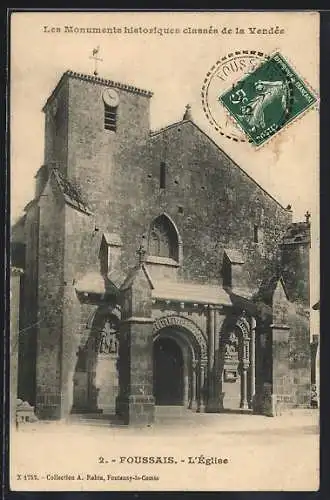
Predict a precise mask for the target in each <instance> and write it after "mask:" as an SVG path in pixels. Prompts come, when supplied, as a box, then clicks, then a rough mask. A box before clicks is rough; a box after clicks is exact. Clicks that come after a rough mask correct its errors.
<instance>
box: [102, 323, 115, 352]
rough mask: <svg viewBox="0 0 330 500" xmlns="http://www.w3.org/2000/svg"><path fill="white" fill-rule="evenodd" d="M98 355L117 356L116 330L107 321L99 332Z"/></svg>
mask: <svg viewBox="0 0 330 500" xmlns="http://www.w3.org/2000/svg"><path fill="white" fill-rule="evenodd" d="M99 353H100V354H117V353H118V339H117V329H116V326H115V324H114V323H113V322H112V321H110V320H107V321H106V322H105V324H104V327H103V329H102V331H101V339H100V345H99Z"/></svg>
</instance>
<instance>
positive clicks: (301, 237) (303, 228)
mask: <svg viewBox="0 0 330 500" xmlns="http://www.w3.org/2000/svg"><path fill="white" fill-rule="evenodd" d="M309 242H310V224H309V222H293V223H292V224H290V225H289V227H288V228H287V231H286V233H285V234H284V236H283V240H282V245H290V244H293V243H309Z"/></svg>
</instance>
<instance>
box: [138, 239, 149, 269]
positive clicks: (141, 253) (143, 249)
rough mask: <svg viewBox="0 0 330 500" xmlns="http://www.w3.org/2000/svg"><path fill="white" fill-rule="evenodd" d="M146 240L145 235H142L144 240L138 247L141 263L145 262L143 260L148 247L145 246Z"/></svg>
mask: <svg viewBox="0 0 330 500" xmlns="http://www.w3.org/2000/svg"><path fill="white" fill-rule="evenodd" d="M144 240H145V236H142V241H141V244H140V246H139V248H138V249H137V251H136V254H137V256H138V258H139V264H140V265H141V264H143V262H145V257H146V253H147V251H146V248H145V245H144Z"/></svg>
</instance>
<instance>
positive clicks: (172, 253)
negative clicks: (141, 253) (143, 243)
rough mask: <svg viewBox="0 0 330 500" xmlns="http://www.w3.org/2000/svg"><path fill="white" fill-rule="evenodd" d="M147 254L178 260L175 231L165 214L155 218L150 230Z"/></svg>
mask: <svg viewBox="0 0 330 500" xmlns="http://www.w3.org/2000/svg"><path fill="white" fill-rule="evenodd" d="M148 253H149V255H150V256H155V257H164V258H169V259H174V260H176V261H178V260H179V238H178V234H177V230H176V228H175V226H174V224H173V223H172V221H171V220H170V219H169V218H168V217H167V216H166V215H165V214H162V215H160V216H159V217H157V218H156V219H155V220H154V222H153V224H152V226H151V228H150V232H149V242H148Z"/></svg>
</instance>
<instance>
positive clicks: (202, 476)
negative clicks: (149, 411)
mask: <svg viewBox="0 0 330 500" xmlns="http://www.w3.org/2000/svg"><path fill="white" fill-rule="evenodd" d="M318 418H319V415H318V412H317V411H316V410H293V411H291V412H288V413H285V414H283V415H281V416H279V417H275V418H271V417H263V416H259V415H252V414H243V415H241V414H192V413H189V415H188V418H183V417H180V416H173V417H172V418H159V419H158V421H157V423H156V425H153V426H152V427H148V428H144V429H138V430H137V429H132V428H130V427H125V426H118V425H117V424H115V423H112V425H111V424H109V422H108V421H105V420H103V419H100V420H99V421H97V422H95V421H94V422H89V421H88V419H85V420H83V421H79V420H78V419H77V418H73V419H72V420H71V422H70V423H66V424H65V423H54V422H52V423H50V422H42V423H37V424H26V425H24V427H21V429H19V430H18V431H16V430H13V431H12V437H11V451H12V469H11V477H12V487H13V488H14V489H21V490H32V491H36V490H66V489H70V490H87V491H93V490H108V491H110V490H130V491H131V490H140V491H141V490H142V491H143V490H145V491H147V490H169V491H170V490H192V491H194V490H196V491H197V490H215V491H221V490H225V491H228V490H233V491H235V490H236V491H239V490H251V491H255V490H291V491H292V490H300V491H302V490H316V489H317V488H318V456H319V436H318ZM18 474H23V475H24V474H32V475H33V474H36V477H37V479H35V478H31V479H29V477H28V476H26V477H25V478H24V477H22V476H18ZM19 477H20V478H19ZM18 478H19V479H18Z"/></svg>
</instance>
